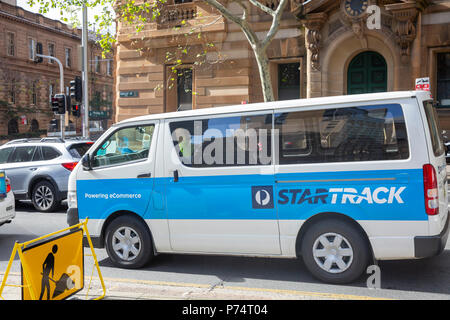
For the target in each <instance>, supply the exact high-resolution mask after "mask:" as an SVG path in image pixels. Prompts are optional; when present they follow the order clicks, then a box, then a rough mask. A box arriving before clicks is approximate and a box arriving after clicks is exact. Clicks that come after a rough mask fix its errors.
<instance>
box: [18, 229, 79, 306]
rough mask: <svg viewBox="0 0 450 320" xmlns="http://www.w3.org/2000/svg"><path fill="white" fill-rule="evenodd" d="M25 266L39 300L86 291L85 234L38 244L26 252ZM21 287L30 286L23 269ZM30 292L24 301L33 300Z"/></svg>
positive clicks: (56, 298) (61, 297) (57, 298)
mask: <svg viewBox="0 0 450 320" xmlns="http://www.w3.org/2000/svg"><path fill="white" fill-rule="evenodd" d="M22 253H23V259H22V265H23V264H26V265H27V267H28V269H29V270H31V271H30V272H29V274H28V278H29V281H30V283H31V286H30V287H31V290H33V291H34V292H33V293H34V296H35V297H38V299H39V300H60V299H64V298H67V297H69V296H71V295H73V294H75V293H77V292H78V291H80V290H82V289H83V287H84V281H83V280H84V261H83V260H84V259H83V257H84V254H83V230H82V229H78V230H76V231H75V232H71V233H68V234H65V235H63V236H59V237H56V238H53V239H50V240H47V241H44V242H42V243H36V244H34V245H31V246H29V247H27V248H25V249H24V250H23V252H22ZM22 284H23V285H28V284H29V283H28V282H27V279H26V278H25V277H24V273H23V268H22ZM29 292H30V290H23V288H22V299H23V300H30V299H31V297H30V294H29Z"/></svg>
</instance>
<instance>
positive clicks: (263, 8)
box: [249, 0, 275, 17]
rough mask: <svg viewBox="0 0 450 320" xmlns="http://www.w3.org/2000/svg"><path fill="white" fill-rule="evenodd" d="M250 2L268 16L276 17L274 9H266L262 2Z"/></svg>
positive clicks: (256, 0) (250, 0)
mask: <svg viewBox="0 0 450 320" xmlns="http://www.w3.org/2000/svg"><path fill="white" fill-rule="evenodd" d="M249 2H250V3H251V4H252V5H254V6H255V7H257V8H259V9H261V10H262V11H264V12H265V13H267V14H270V15H271V16H272V17H273V16H274V15H275V11H273V10H272V9H270V8H269V7H266V6H265V5H263V4H262V3H261V2H259V1H258V0H249Z"/></svg>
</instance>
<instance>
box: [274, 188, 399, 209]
mask: <svg viewBox="0 0 450 320" xmlns="http://www.w3.org/2000/svg"><path fill="white" fill-rule="evenodd" d="M405 189H406V187H390V188H387V187H378V188H375V189H373V188H370V187H365V188H364V189H363V190H362V191H361V193H359V192H358V190H356V189H355V188H329V189H323V188H318V189H315V190H311V189H282V190H280V191H279V192H278V198H279V199H278V204H281V205H283V204H303V203H307V204H327V203H330V204H361V203H367V204H384V203H387V204H391V203H404V202H403V199H402V197H401V195H402V193H403V191H405ZM328 201H329V202H328Z"/></svg>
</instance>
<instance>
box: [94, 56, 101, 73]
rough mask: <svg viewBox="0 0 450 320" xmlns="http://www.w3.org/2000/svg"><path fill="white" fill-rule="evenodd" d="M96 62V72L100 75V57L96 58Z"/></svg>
mask: <svg viewBox="0 0 450 320" xmlns="http://www.w3.org/2000/svg"><path fill="white" fill-rule="evenodd" d="M94 61H95V72H96V73H100V56H95V57H94Z"/></svg>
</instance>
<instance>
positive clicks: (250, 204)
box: [77, 169, 428, 221]
mask: <svg viewBox="0 0 450 320" xmlns="http://www.w3.org/2000/svg"><path fill="white" fill-rule="evenodd" d="M275 181H276V182H275ZM153 186H154V189H153V190H152V187H153ZM77 190H78V193H77V195H78V207H79V214H80V218H85V217H86V216H88V217H89V218H91V219H105V218H106V217H107V216H108V215H110V214H111V213H113V212H115V211H119V210H129V211H132V212H135V213H137V214H139V215H141V216H142V217H143V218H145V219H206V220H207V219H233V220H239V219H246V220H251V219H257V220H274V219H280V220H295V219H299V220H305V219H308V218H309V217H311V216H312V215H314V214H317V213H321V212H338V213H342V214H346V215H348V216H350V217H352V218H353V219H355V220H408V221H411V220H427V219H428V216H427V215H426V213H425V210H424V206H425V204H424V191H423V174H422V170H421V169H410V170H377V171H347V172H322V173H317V172H316V173H289V174H277V175H275V176H274V175H229V176H201V177H180V178H179V181H178V182H173V178H155V179H108V180H79V181H77ZM162 195H165V197H166V199H164V198H163V196H162Z"/></svg>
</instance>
